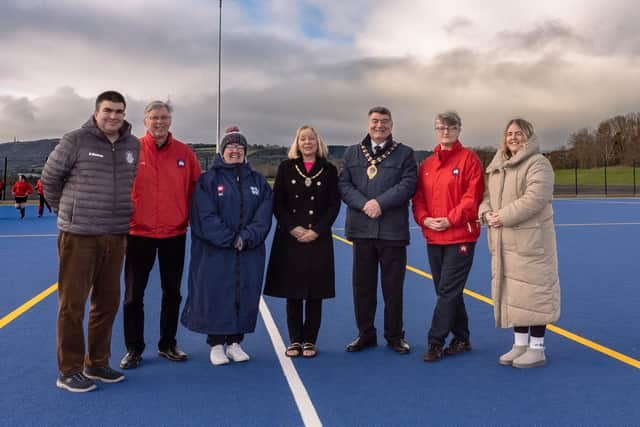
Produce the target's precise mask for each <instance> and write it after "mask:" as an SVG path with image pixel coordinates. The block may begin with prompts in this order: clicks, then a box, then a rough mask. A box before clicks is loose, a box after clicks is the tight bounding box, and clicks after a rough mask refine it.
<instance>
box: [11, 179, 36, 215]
mask: <svg viewBox="0 0 640 427" xmlns="http://www.w3.org/2000/svg"><path fill="white" fill-rule="evenodd" d="M32 193H33V187H32V186H31V184H29V181H27V178H26V177H25V176H24V175H18V180H17V181H16V183H15V184H13V187H11V194H13V195H14V196H15V198H16V209H18V210H19V211H20V219H24V211H25V208H24V206H25V205H26V204H27V199H28V198H29V194H32Z"/></svg>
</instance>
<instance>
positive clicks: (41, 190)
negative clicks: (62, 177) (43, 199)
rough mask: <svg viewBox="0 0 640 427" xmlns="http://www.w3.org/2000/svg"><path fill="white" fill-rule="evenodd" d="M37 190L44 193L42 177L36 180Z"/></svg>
mask: <svg viewBox="0 0 640 427" xmlns="http://www.w3.org/2000/svg"><path fill="white" fill-rule="evenodd" d="M36 191H37V192H38V194H43V193H44V189H43V188H42V180H41V179H40V178H38V180H37V181H36Z"/></svg>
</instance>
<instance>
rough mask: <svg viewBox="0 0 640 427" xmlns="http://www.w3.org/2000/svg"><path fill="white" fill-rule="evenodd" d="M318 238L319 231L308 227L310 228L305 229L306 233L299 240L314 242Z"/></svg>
mask: <svg viewBox="0 0 640 427" xmlns="http://www.w3.org/2000/svg"><path fill="white" fill-rule="evenodd" d="M317 238H318V233H316V232H315V231H313V230H311V229H308V230H305V232H304V234H303V235H302V236H301V237H299V238H298V242H300V243H309V242H313V241H314V240H316V239H317Z"/></svg>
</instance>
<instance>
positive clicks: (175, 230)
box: [129, 132, 202, 239]
mask: <svg viewBox="0 0 640 427" xmlns="http://www.w3.org/2000/svg"><path fill="white" fill-rule="evenodd" d="M201 173H202V171H201V169H200V163H199V162H198V159H197V157H196V155H195V154H194V153H193V151H191V149H190V148H189V147H188V146H187V145H185V144H184V143H182V142H180V141H178V140H177V139H175V138H173V136H172V135H171V133H169V138H168V140H167V142H166V144H165V145H163V146H162V148H160V149H158V148H157V146H156V143H155V139H154V138H153V136H151V134H150V133H149V132H147V134H146V135H145V136H143V137H142V138H140V159H139V161H138V172H137V174H136V178H135V181H134V182H133V191H132V193H131V197H132V199H133V215H132V216H131V221H130V226H131V229H130V231H129V234H133V235H136V236H142V237H151V238H155V239H163V238H167V237H174V236H179V235H181V234H185V233H186V232H187V224H188V220H189V202H190V200H191V195H192V194H193V190H194V189H195V185H196V182H197V180H198V178H199V177H200V174H201Z"/></svg>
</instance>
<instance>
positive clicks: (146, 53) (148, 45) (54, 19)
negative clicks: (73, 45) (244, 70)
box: [0, 1, 313, 70]
mask: <svg viewBox="0 0 640 427" xmlns="http://www.w3.org/2000/svg"><path fill="white" fill-rule="evenodd" d="M18 3H19V2H11V1H9V2H7V3H6V4H4V5H3V10H2V13H1V14H0V42H2V41H3V39H4V40H5V41H6V40H9V39H11V38H13V37H14V36H15V35H16V34H28V33H38V34H51V35H55V36H61V37H63V38H69V39H70V40H75V41H81V42H85V43H86V44H87V45H89V46H92V48H93V49H95V50H96V51H99V50H104V51H106V52H110V54H116V55H120V56H126V57H130V58H135V59H136V60H137V61H139V62H142V64H141V65H143V66H144V63H145V62H147V61H153V62H154V63H161V62H163V61H171V62H172V63H185V64H189V66H191V67H194V66H213V64H215V63H217V25H216V23H215V21H214V20H213V19H212V20H211V25H209V26H206V27H199V26H197V25H189V24H190V23H191V22H190V21H189V20H186V19H185V20H184V21H183V20H175V19H174V16H171V15H170V14H169V13H170V11H168V10H166V11H164V13H166V15H164V16H139V15H133V16H131V17H123V16H122V15H117V16H116V15H112V16H105V13H106V12H104V11H98V10H95V9H91V8H89V7H86V8H75V9H74V8H58V7H56V5H54V4H47V3H42V4H41V5H40V7H38V8H25V7H22V6H21V5H19V4H18ZM211 10H212V18H213V12H214V11H215V8H213V7H212V8H211ZM153 12H154V11H153V9H150V12H149V13H150V15H151V13H153ZM155 13H159V12H155ZM191 24H192V23H191ZM223 29H224V32H223V40H224V46H223V61H224V62H225V64H226V66H228V67H230V68H235V67H260V68H261V69H270V70H277V69H280V68H282V67H292V66H296V65H298V64H303V63H305V62H308V61H312V60H313V57H312V56H311V55H310V54H309V52H308V50H307V49H306V48H305V47H304V45H303V44H302V43H298V42H296V41H292V40H287V39H285V38H282V37H277V36H275V35H273V34H270V33H260V32H253V33H249V32H244V30H245V28H243V27H242V26H239V25H233V26H232V28H231V29H230V31H228V29H227V28H224V26H223ZM246 30H249V28H246ZM73 60H76V59H75V58H74V59H73Z"/></svg>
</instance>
